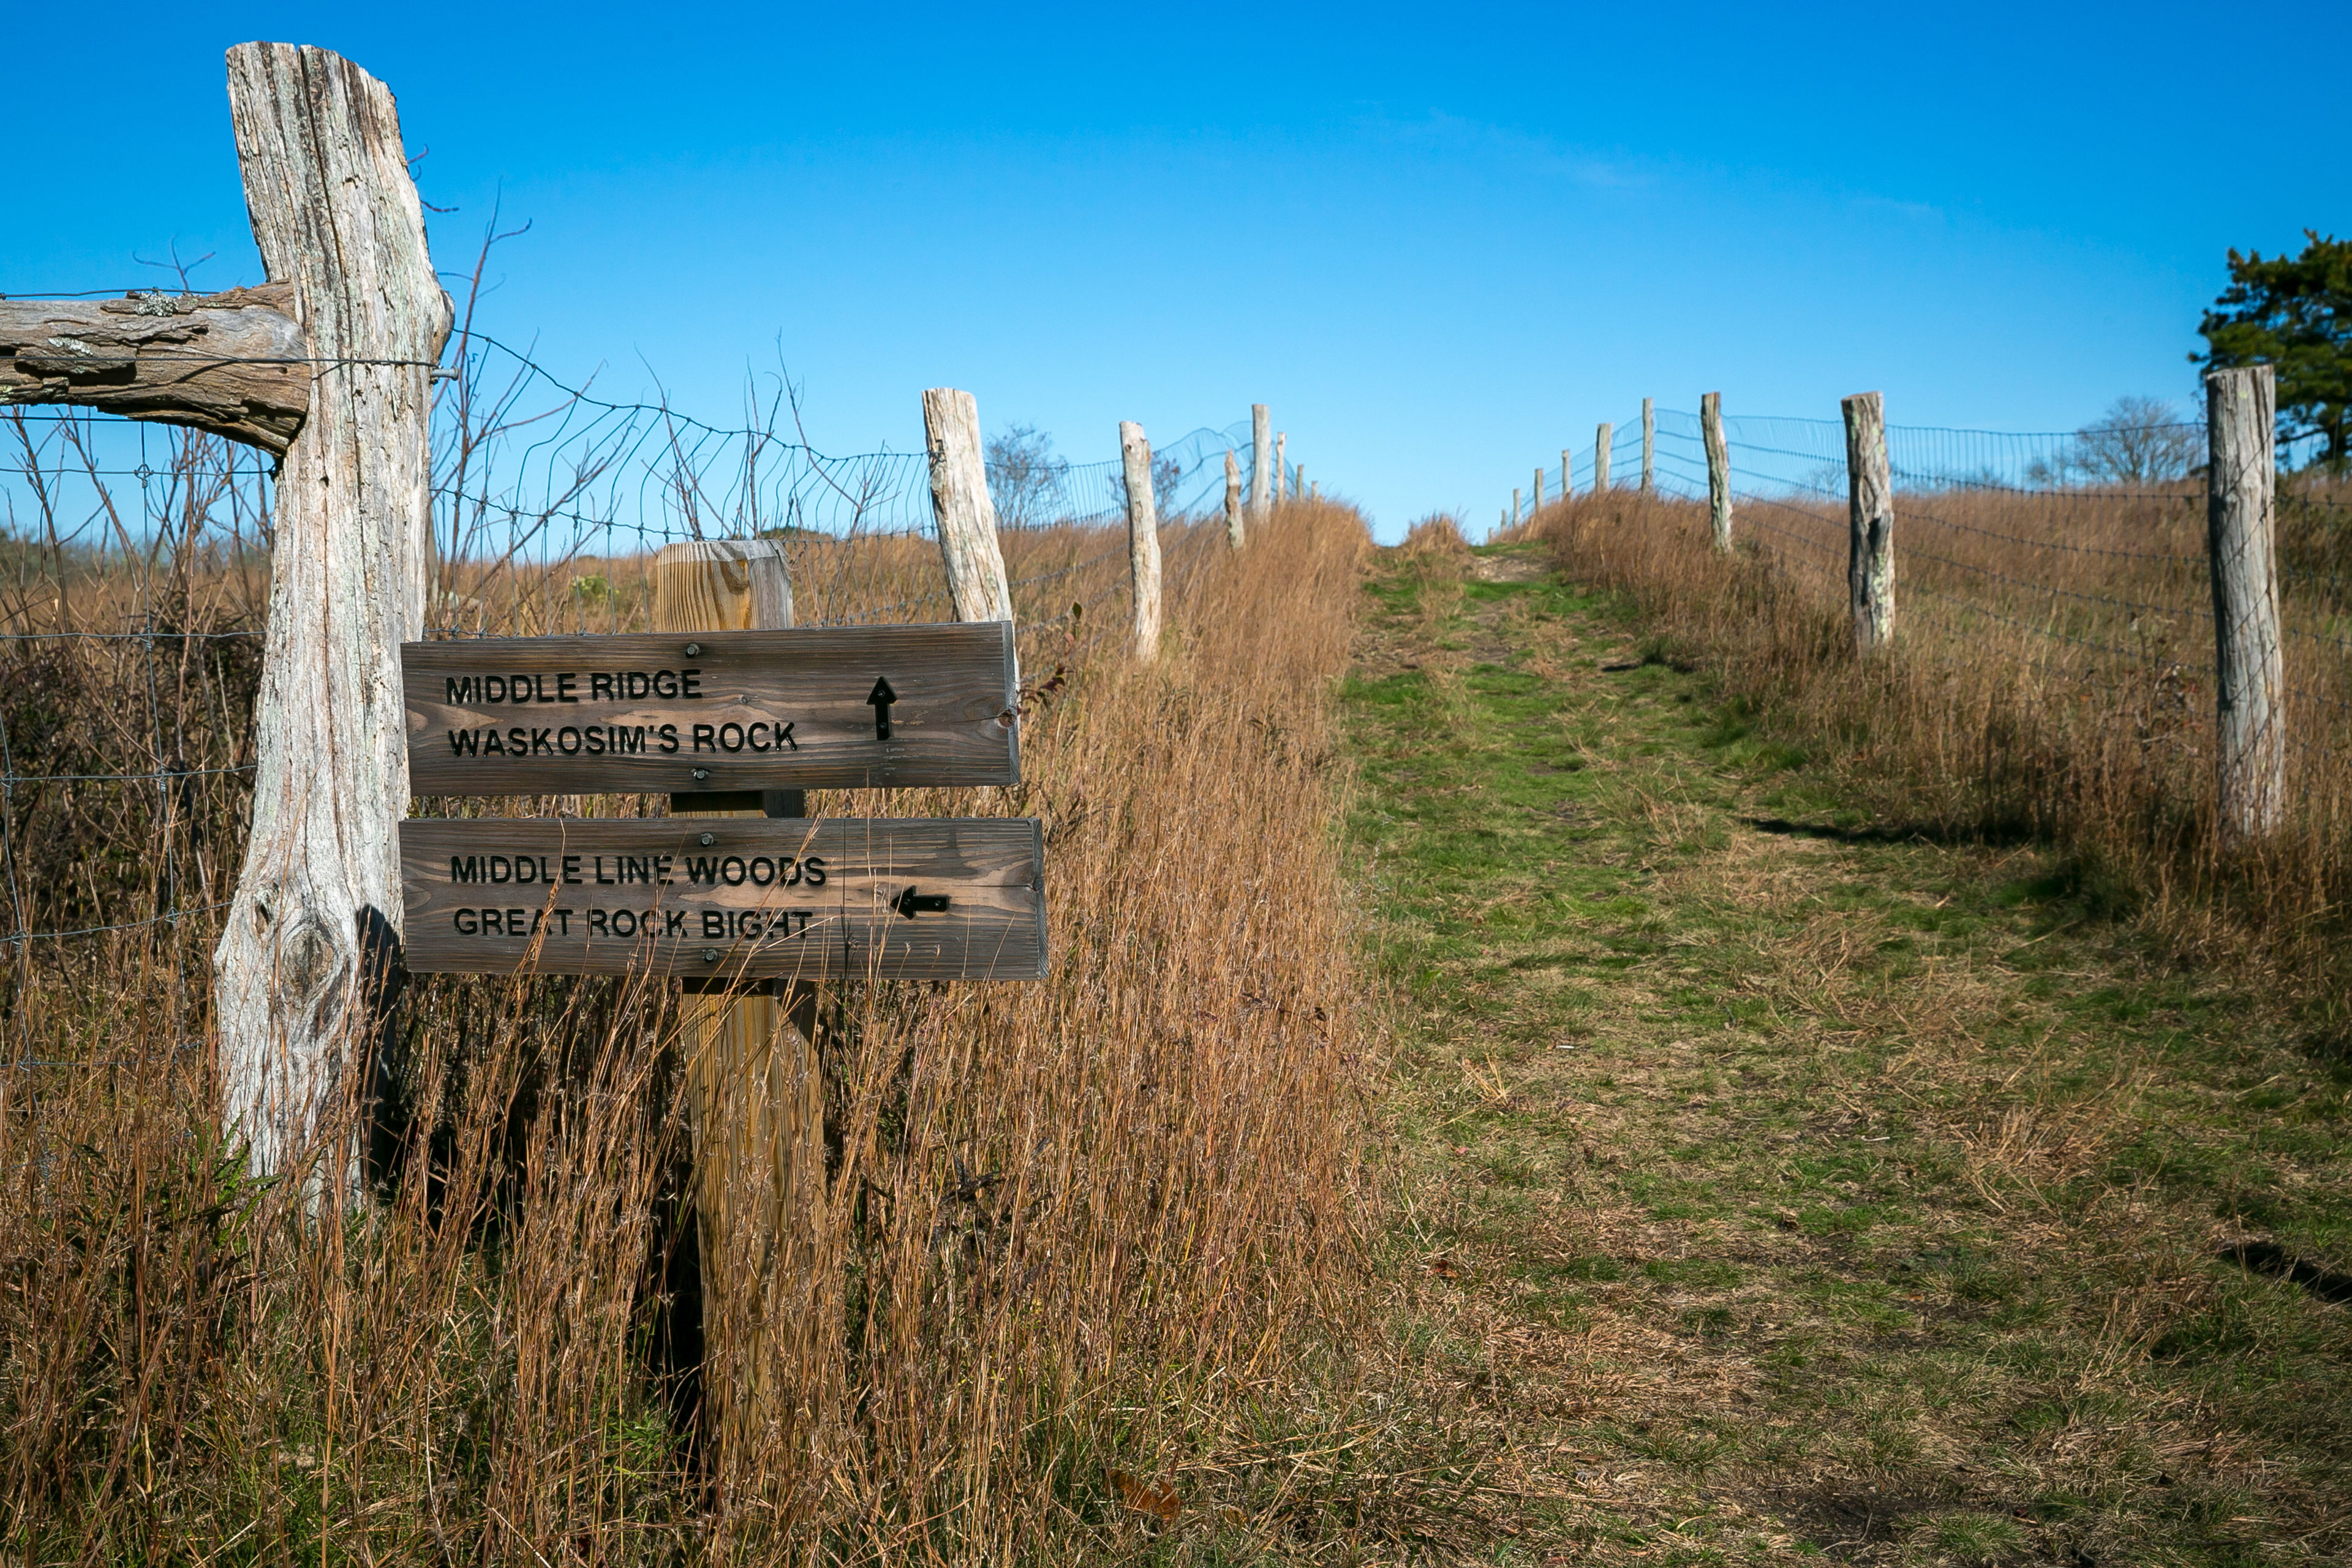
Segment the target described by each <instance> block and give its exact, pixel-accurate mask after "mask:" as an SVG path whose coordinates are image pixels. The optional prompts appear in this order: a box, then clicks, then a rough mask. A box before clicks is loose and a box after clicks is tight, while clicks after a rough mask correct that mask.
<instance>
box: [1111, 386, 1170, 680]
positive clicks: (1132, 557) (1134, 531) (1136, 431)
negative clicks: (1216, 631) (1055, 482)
mask: <svg viewBox="0 0 2352 1568" xmlns="http://www.w3.org/2000/svg"><path fill="white" fill-rule="evenodd" d="M1118 456H1119V465H1120V470H1119V471H1120V474H1121V476H1122V477H1123V478H1124V479H1126V481H1127V565H1128V583H1129V587H1130V588H1131V589H1132V591H1133V594H1134V598H1135V657H1136V659H1137V661H1138V662H1139V663H1142V664H1150V662H1151V661H1152V660H1153V659H1156V658H1159V657H1160V506H1159V500H1158V498H1157V497H1155V496H1154V495H1153V494H1152V489H1151V442H1150V439H1149V438H1148V437H1146V436H1145V435H1144V434H1143V426H1140V425H1138V424H1137V423H1136V422H1135V421H1134V420H1132V419H1122V420H1121V421H1119V426H1118Z"/></svg>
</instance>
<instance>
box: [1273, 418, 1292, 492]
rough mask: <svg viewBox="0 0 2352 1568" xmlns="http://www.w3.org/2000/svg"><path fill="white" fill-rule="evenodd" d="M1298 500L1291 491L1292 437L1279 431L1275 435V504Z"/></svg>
mask: <svg viewBox="0 0 2352 1568" xmlns="http://www.w3.org/2000/svg"><path fill="white" fill-rule="evenodd" d="M1286 500H1297V496H1296V494H1294V493H1293V492H1292V490H1291V489H1290V437H1288V436H1286V435H1285V434H1284V433H1283V432H1281V431H1279V430H1277V431H1276V432H1275V433H1274V504H1275V505H1276V506H1280V505H1281V504H1282V503H1283V502H1284V501H1286Z"/></svg>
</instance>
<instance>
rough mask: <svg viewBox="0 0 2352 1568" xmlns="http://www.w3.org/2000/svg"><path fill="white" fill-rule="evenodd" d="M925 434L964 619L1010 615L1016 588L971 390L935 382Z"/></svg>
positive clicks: (952, 587) (936, 508)
mask: <svg viewBox="0 0 2352 1568" xmlns="http://www.w3.org/2000/svg"><path fill="white" fill-rule="evenodd" d="M923 437H924V439H925V440H926V441H927V442H928V443H929V446H930V456H931V516H932V518H933V519H934V520H935V521H937V522H938V524H939V533H940V563H941V564H943V565H944V566H945V567H946V568H947V574H948V598H949V599H950V602H952V603H953V604H954V605H955V617H956V619H957V620H960V621H1009V620H1011V619H1012V618H1013V590H1012V587H1011V585H1010V584H1008V583H1007V581H1006V579H1005V575H1004V551H1003V546H1002V545H1001V544H999V542H997V538H996V502H995V501H994V500H992V499H991V497H990V496H989V493H988V465H987V461H986V458H985V456H984V453H983V450H982V446H981V440H980V405H979V403H978V402H977V401H976V400H974V398H973V397H972V395H971V393H969V392H958V391H957V390H956V389H955V388H953V387H950V386H935V387H932V388H930V389H929V391H927V392H925V393H924V394H923Z"/></svg>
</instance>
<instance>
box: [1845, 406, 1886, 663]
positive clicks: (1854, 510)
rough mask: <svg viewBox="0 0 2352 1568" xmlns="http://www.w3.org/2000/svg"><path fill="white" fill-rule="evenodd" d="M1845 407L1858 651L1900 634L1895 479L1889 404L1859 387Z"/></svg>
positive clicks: (1850, 570) (1850, 575)
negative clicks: (1889, 449)
mask: <svg viewBox="0 0 2352 1568" xmlns="http://www.w3.org/2000/svg"><path fill="white" fill-rule="evenodd" d="M1840 406H1841V407H1843V409H1844V411H1845V489H1846V543H1847V554H1846V591H1847V595H1848V597H1849V599H1850V600H1851V602H1852V604H1853V647H1854V651H1855V652H1857V653H1861V654H1869V653H1872V652H1874V651H1875V650H1876V649H1878V648H1882V647H1885V646H1886V645H1887V644H1888V643H1890V642H1893V641H1894V640H1895V479H1894V476H1893V474H1891V473H1890V472H1889V471H1888V468H1887V462H1886V408H1885V401H1884V400H1883V399H1882V398H1881V397H1880V395H1878V394H1877V393H1875V392H1858V393H1856V394H1854V395H1853V396H1852V397H1849V398H1847V399H1846V400H1845V401H1844V402H1843V404H1842V405H1840Z"/></svg>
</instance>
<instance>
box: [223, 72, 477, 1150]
mask: <svg viewBox="0 0 2352 1568" xmlns="http://www.w3.org/2000/svg"><path fill="white" fill-rule="evenodd" d="M228 97H229V119H230V121H231V123H232V125H233V126H234V128H235V132H236V150H237V162H238V164H239V166H240V168H241V170H242V172H243V174H244V179H245V200H246V207H247V212H248V214H249V215H250V216H251V218H252V221H253V237H254V242H255V243H256V245H257V246H258V247H259V248H260V251H261V259H262V265H263V267H264V268H266V269H267V271H268V276H269V279H270V282H271V284H272V285H287V286H290V289H291V295H292V298H291V313H292V317H293V320H294V321H296V322H297V323H299V328H300V331H301V338H302V342H301V345H300V347H299V350H298V351H297V352H298V353H299V355H300V356H301V357H302V358H304V359H306V360H308V361H309V362H310V363H311V364H312V365H314V366H315V367H316V369H317V374H315V376H314V377H313V378H312V379H311V381H310V403H309V407H308V410H307V412H306V414H305V416H304V419H303V422H302V425H301V427H300V430H299V434H297V435H295V436H294V437H293V438H292V441H291V443H290V444H289V446H288V447H286V449H285V451H286V455H285V458H284V461H283V464H282V466H281V468H279V471H278V484H277V525H276V534H275V546H274V549H273V551H272V553H271V559H270V574H269V626H268V641H267V645H266V648H265V651H264V653H263V656H262V672H261V690H260V695H259V699H258V700H257V705H256V709H257V710H256V715H255V755H254V761H255V769H254V786H253V805H252V818H251V820H252V827H251V831H250V835H249V837H248V838H247V844H246V853H245V862H244V866H243V868H242V869H241V870H240V872H239V873H238V877H237V886H236V895H235V897H234V899H233V900H231V902H230V905H229V910H228V913H227V918H226V921H224V924H223V930H222V933H221V939H220V943H219V945H218V947H217V948H215V951H214V954H213V962H214V968H215V980H214V999H215V1000H214V1005H215V1021H216V1024H217V1027H218V1031H219V1043H220V1071H221V1085H222V1099H223V1105H222V1112H223V1117H224V1120H225V1121H226V1124H227V1125H228V1127H229V1128H230V1129H231V1131H233V1132H235V1133H236V1134H240V1135H242V1136H243V1137H244V1138H245V1139H246V1140H247V1158H248V1160H249V1162H250V1163H251V1165H252V1166H253V1168H255V1169H256V1170H258V1171H274V1170H278V1169H280V1168H281V1167H283V1166H285V1165H286V1164H287V1163H288V1162H289V1161H290V1160H292V1159H294V1158H295V1157H296V1156H297V1155H298V1154H299V1152H300V1151H301V1150H302V1149H303V1148H304V1147H305V1145H306V1144H308V1143H309V1142H310V1139H311V1137H312V1135H313V1134H314V1133H316V1132H317V1131H319V1130H320V1117H321V1112H322V1111H323V1110H325V1108H326V1106H327V1104H328V1101H329V1100H330V1099H331V1097H335V1096H339V1095H341V1094H345V1093H350V1092H352V1091H354V1090H356V1089H360V1088H361V1086H362V1083H363V1082H364V1080H365V1079H366V1077H367V1075H368V1074H369V1073H370V1071H371V1069H372V1068H373V1066H374V1064H375V1063H376V1062H377V1061H378V1060H379V1059H380V1058H381V1056H382V1053H383V1050H384V1049H385V1048H386V1047H388V1045H389V1044H390V1040H391V1035H392V1022H393V1016H392V1004H393V1002H394V998H395V996H396V994H397V989H398V986H399V984H400V976H401V948H400V930H401V910H402V899H401V881H400V851H399V843H398V824H399V822H400V819H401V818H402V817H403V816H405V815H406V814H407V811H408V756H407V735H406V731H405V720H404V709H403V706H402V699H401V685H400V645H401V643H402V642H403V641H404V640H406V639H407V638H409V637H415V636H418V635H421V633H422V630H423V627H424V620H425V584H426V580H427V577H428V575H429V569H430V561H431V555H432V537H433V514H432V453H431V438H430V422H431V413H432V398H431V393H430V385H431V384H430V381H429V379H428V377H429V375H430V373H431V371H432V369H433V366H434V363H435V362H436V361H437V360H438V359H439V358H440V354H441V347H442V345H443V343H444V342H446V341H447V339H448V335H449V324H450V319H451V312H450V306H449V300H448V296H447V295H446V294H444V293H443V292H442V290H441V284H440V282H439V280H438V279H436V277H435V276H434V272H433V261H432V258H431V257H430V256H429V255H427V254H426V251H425V217H424V212H423V210H422V209H421V207H420V206H419V205H418V203H417V199H416V187H415V184H414V183H413V182H412V181H411V180H410V179H409V174H408V162H407V158H406V155H405V153H404V152H403V150H402V147H401V141H400V122H399V118H398V115H397V114H396V112H395V110H394V106H393V100H392V93H391V91H390V89H387V88H386V87H385V86H384V85H383V83H382V82H380V81H378V80H376V79H374V78H373V77H372V76H370V75H368V74H367V72H365V71H363V70H362V69H360V68H359V67H357V66H355V65H353V64H352V63H351V62H350V61H349V60H346V59H343V58H341V57H340V56H337V55H333V54H330V53H329V52H327V51H326V50H324V49H316V48H304V47H296V46H294V45H291V44H265V43H253V44H239V45H237V46H236V47H235V48H233V49H231V50H229V52H228ZM356 1152H357V1151H356V1150H345V1151H340V1152H336V1153H335V1154H334V1155H331V1158H332V1159H335V1160H337V1161H339V1162H340V1168H337V1167H336V1166H332V1165H331V1166H330V1167H329V1168H328V1169H326V1170H322V1171H321V1172H320V1174H319V1176H318V1178H317V1179H318V1181H319V1182H320V1185H321V1187H322V1188H324V1187H326V1186H330V1185H333V1184H340V1183H341V1182H342V1181H343V1180H344V1179H345V1178H346V1173H348V1172H349V1170H350V1169H351V1168H352V1167H351V1164H350V1162H351V1160H352V1156H353V1155H354V1154H356Z"/></svg>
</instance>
